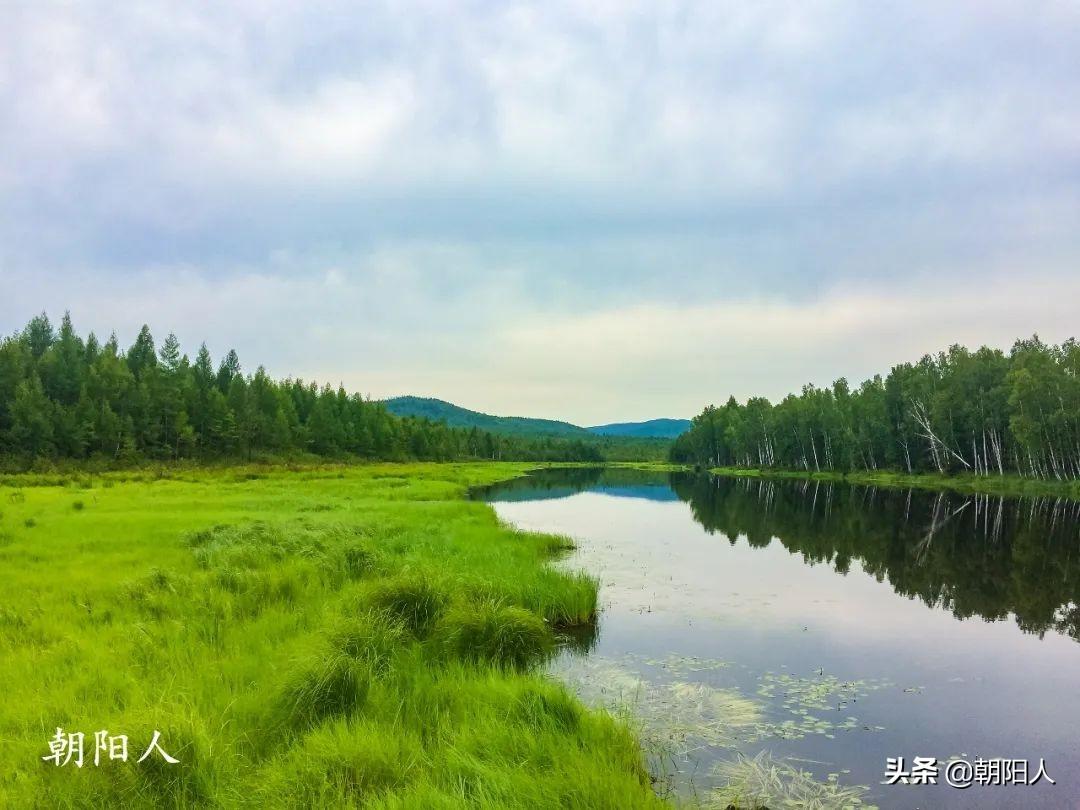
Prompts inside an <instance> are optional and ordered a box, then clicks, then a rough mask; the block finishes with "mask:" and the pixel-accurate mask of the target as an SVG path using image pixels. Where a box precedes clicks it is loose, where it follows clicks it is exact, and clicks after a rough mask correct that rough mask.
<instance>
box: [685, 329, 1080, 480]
mask: <svg viewBox="0 0 1080 810" xmlns="http://www.w3.org/2000/svg"><path fill="white" fill-rule="evenodd" d="M670 457H671V459H672V460H673V461H677V462H681V463H693V464H697V465H702V466H709V467H727V466H738V467H757V468H777V469H789V470H803V471H807V472H811V471H812V472H818V471H837V472H850V471H874V470H895V471H903V472H907V473H920V472H933V473H941V474H953V473H960V472H962V473H971V474H974V475H999V476H1004V475H1007V474H1013V475H1020V476H1025V477H1033V478H1040V479H1058V480H1076V479H1080V344H1078V343H1077V342H1076V340H1075V339H1074V338H1070V339H1069V340H1066V341H1065V342H1064V343H1062V344H1060V345H1048V344H1046V343H1044V342H1042V341H1041V340H1040V339H1039V338H1038V336H1035V337H1032V338H1031V339H1028V340H1018V341H1017V342H1016V343H1015V344H1014V345H1013V347H1012V349H1011V351H1009V353H1008V354H1006V353H1004V352H1002V351H1000V350H997V349H991V348H988V347H986V346H984V347H982V348H980V349H978V350H977V351H974V352H973V351H970V350H968V349H966V348H964V347H963V346H959V345H954V346H952V347H950V348H949V350H948V351H944V352H939V353H938V354H937V355H926V356H924V357H923V358H922V359H921V360H919V361H918V362H917V363H902V364H900V365H897V366H895V367H893V369H892V370H891V371H890V372H889V374H888V375H887V376H886V377H885V378H882V377H881V376H880V375H875V376H874V378H873V379H870V380H867V381H865V382H864V383H862V385H860V386H859V387H858V388H856V389H852V388H851V386H850V385H849V384H848V381H847V380H846V379H844V378H841V379H839V380H837V381H836V382H834V383H833V384H832V387H831V388H817V387H815V386H813V385H806V386H804V387H803V389H802V392H801V393H799V394H797V395H796V394H790V395H788V396H787V397H785V398H784V399H783V400H782V401H780V402H779V403H776V404H773V403H771V402H769V400H767V399H765V398H763V397H753V398H751V399H749V400H748V401H747V402H746V403H745V404H740V403H738V402H736V401H735V399H734V398H733V397H732V398H729V399H728V401H727V403H726V404H724V405H723V406H720V407H716V406H712V405H710V406H709V407H707V408H706V409H705V410H704V411H703V412H702V413H701V414H700V415H699V416H697V417H695V418H694V420H693V423H692V426H691V428H690V430H689V431H687V432H686V433H684V434H683V435H682V436H680V437H679V438H678V439H676V440H675V442H674V443H673V445H672V448H671V451H670Z"/></svg>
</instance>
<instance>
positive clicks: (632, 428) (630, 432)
mask: <svg viewBox="0 0 1080 810" xmlns="http://www.w3.org/2000/svg"><path fill="white" fill-rule="evenodd" d="M689 429H690V420H689V419H649V420H648V421H646V422H616V423H615V424H612V425H597V426H595V427H591V428H588V431H589V432H590V433H595V434H596V435H598V436H633V437H635V438H639V439H640V438H646V437H648V438H659V439H674V438H675V437H676V436H679V435H681V434H683V433H685V432H686V431H688V430H689Z"/></svg>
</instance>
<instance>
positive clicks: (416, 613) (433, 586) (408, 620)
mask: <svg viewBox="0 0 1080 810" xmlns="http://www.w3.org/2000/svg"><path fill="white" fill-rule="evenodd" d="M368 599H369V602H370V604H371V605H372V606H373V607H375V608H378V609H380V610H385V611H386V612H387V613H389V614H390V615H391V616H393V617H395V618H397V619H399V620H400V621H401V622H402V623H403V624H404V625H405V626H406V627H408V628H409V630H411V631H412V632H413V633H414V634H416V636H417V637H419V638H425V637H426V636H427V635H428V633H430V631H431V628H432V626H433V625H434V624H435V622H436V621H437V620H438V619H439V617H440V616H441V615H442V613H443V611H444V610H445V609H446V606H447V603H448V602H449V597H448V595H447V593H446V591H445V590H444V589H443V588H442V587H441V586H440V585H439V584H437V583H435V582H434V581H433V580H432V579H431V578H430V577H428V576H426V575H418V574H406V575H403V576H399V577H395V578H393V579H388V580H386V581H383V582H380V583H378V584H376V585H375V586H374V587H373V588H372V589H371V591H370V593H369V596H368Z"/></svg>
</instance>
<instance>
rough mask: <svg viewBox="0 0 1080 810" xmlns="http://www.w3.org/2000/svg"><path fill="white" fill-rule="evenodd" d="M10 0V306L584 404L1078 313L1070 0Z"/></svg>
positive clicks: (590, 418)
mask: <svg viewBox="0 0 1080 810" xmlns="http://www.w3.org/2000/svg"><path fill="white" fill-rule="evenodd" d="M585 6H588V8H585ZM4 13H5V25H4V26H3V28H2V29H0V121H2V125H0V283H2V289H3V294H2V295H0V328H2V329H3V331H4V332H7V333H10V332H12V331H14V330H15V329H17V328H19V327H20V326H21V324H22V323H24V322H25V321H26V320H27V319H28V318H29V316H30V315H31V314H33V313H35V312H37V311H40V310H42V309H46V310H48V311H49V312H50V313H52V314H53V315H54V317H56V318H58V317H59V315H60V314H61V313H62V312H63V310H65V309H70V311H71V313H72V316H73V318H74V319H75V322H76V325H77V326H78V327H80V328H81V329H84V330H85V329H91V328H92V329H95V330H97V331H98V332H99V333H103V334H107V333H108V332H110V331H112V330H114V329H115V330H116V331H117V333H118V335H119V336H120V338H121V339H122V340H125V341H128V340H130V339H131V338H132V337H133V336H134V334H135V332H136V331H137V329H138V327H139V325H140V324H141V323H142V322H144V321H146V322H148V323H149V324H150V325H151V328H152V329H153V330H154V332H155V334H156V335H157V336H158V337H159V339H160V338H162V337H164V335H165V334H167V333H168V332H169V331H170V330H171V331H175V332H176V333H177V335H178V336H179V337H180V338H181V341H182V342H183V343H184V345H185V348H186V349H187V350H188V351H189V352H191V353H193V352H194V350H195V349H196V348H197V347H198V343H199V342H200V341H202V340H206V342H207V343H208V345H209V346H210V348H211V351H213V352H214V353H215V354H218V355H220V354H223V353H224V352H225V351H226V350H227V349H228V348H229V347H235V348H236V349H237V350H238V351H239V353H240V357H241V361H242V362H244V363H245V366H246V367H247V368H248V370H253V366H254V365H256V364H258V363H262V364H264V365H266V367H267V368H268V370H270V371H271V373H273V374H276V375H280V376H285V375H301V376H305V377H315V378H317V379H319V380H326V381H330V382H332V383H337V382H343V383H344V384H345V385H346V386H347V387H349V388H350V389H353V390H359V391H362V392H365V393H369V394H371V395H374V396H377V397H381V396H387V395H394V394H398V393H414V394H422V395H434V396H440V397H443V398H446V399H450V400H453V401H455V402H459V403H461V404H463V405H466V406H469V407H474V408H477V409H480V410H486V411H489V412H499V413H519V414H527V415H535V416H546V417H554V418H563V419H568V420H571V421H577V422H590V423H591V422H600V421H613V420H622V419H639V418H648V417H652V416H689V415H692V414H693V413H696V412H697V411H698V410H700V408H701V406H702V405H704V404H705V403H707V402H709V401H720V400H723V399H726V398H727V396H728V395H729V394H734V395H735V396H737V397H739V398H744V397H746V396H749V395H753V394H759V393H761V394H765V395H768V396H771V397H778V396H782V395H783V394H784V393H786V392H788V391H791V390H797V389H798V388H799V387H800V386H801V385H802V383H804V382H815V383H828V382H830V381H831V380H832V379H834V378H835V377H838V376H841V375H843V376H847V377H848V378H849V379H852V380H853V381H856V380H859V379H861V378H863V377H865V376H868V375H870V374H872V373H874V372H876V371H879V370H887V368H888V367H889V366H890V365H891V364H892V363H895V362H898V361H901V360H908V359H916V358H917V357H918V356H920V355H921V354H922V353H924V352H926V351H932V350H936V349H938V348H944V347H945V346H946V345H948V344H949V343H952V342H955V341H959V342H964V343H968V344H979V343H989V344H991V345H997V346H1001V347H1003V348H1004V347H1007V346H1008V345H1009V344H1010V343H1011V342H1012V340H1013V339H1014V338H1016V337H1020V336H1026V335H1030V334H1031V333H1032V332H1035V331H1038V332H1039V333H1040V334H1041V335H1042V336H1043V337H1044V338H1046V339H1049V340H1052V341H1059V340H1062V339H1064V338H1066V337H1068V336H1069V335H1071V334H1074V333H1075V332H1076V331H1077V324H1078V323H1080V318H1078V317H1077V316H1078V315H1080V103H1078V101H1077V100H1078V99H1080V48H1077V47H1076V43H1077V42H1080V6H1077V4H1075V3H1066V2H1059V3H1055V2H1042V3H1026V4H1022V3H999V2H979V3H951V4H942V3H936V2H904V3H884V2H883V3H856V2H852V3H824V2H813V1H811V2H798V3H771V2H761V3H746V2H701V3H694V2H691V3H681V2H672V3H648V4H647V3H634V2H596V3H589V4H582V3H560V2H542V3H519V4H514V3H510V4H501V3H499V4H495V3H452V4H451V3H415V4H413V3H404V4H403V3H385V4H383V3H371V4H364V5H363V6H357V5H356V4H338V3H325V2H309V3H303V4H299V3H275V2H258V3H256V2H239V3H216V4H194V3H193V4H168V5H166V4H161V5H156V4H152V3H145V4H138V5H137V6H131V5H129V4H115V3H101V4H94V3H84V4H78V5H75V4H53V3H40V2H33V3H14V4H10V3H9V4H5V12H4Z"/></svg>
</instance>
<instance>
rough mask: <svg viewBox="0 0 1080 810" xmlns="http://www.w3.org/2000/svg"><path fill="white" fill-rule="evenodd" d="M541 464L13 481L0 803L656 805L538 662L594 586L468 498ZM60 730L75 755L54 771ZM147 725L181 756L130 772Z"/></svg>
mask: <svg viewBox="0 0 1080 810" xmlns="http://www.w3.org/2000/svg"><path fill="white" fill-rule="evenodd" d="M524 469H525V468H524V466H522V465H509V464H500V465H496V464H460V465H456V464H438V465H435V464H428V465H423V464H413V465H389V464H387V465H372V466H357V467H318V468H305V469H292V470H287V469H283V468H256V467H251V468H229V469H219V470H201V471H200V470H190V471H180V470H176V471H172V472H160V473H153V472H142V473H129V474H122V473H115V474H110V475H107V476H104V477H102V476H95V477H93V478H89V477H87V476H85V475H81V476H80V475H73V476H70V477H67V478H51V479H50V478H47V477H41V476H38V477H35V476H31V475H26V476H12V477H8V478H5V479H3V480H2V481H0V513H2V516H0V568H2V570H3V574H4V575H3V578H2V580H0V684H2V685H3V699H2V701H0V740H2V742H0V806H2V807H20V808H23V807H25V808H31V807H71V808H76V807H79V808H81V807H87V808H90V807H151V806H154V807H297V808H300V807H305V808H306V807H360V806H363V807H375V808H412V807H415V808H439V807H462V806H471V807H508V808H514V807H522V808H524V807H530V808H532V807H575V808H577V807H583V808H588V807H610V808H625V807H648V806H652V805H654V804H657V803H658V800H657V799H656V798H655V797H654V796H653V793H652V791H651V790H650V787H649V779H648V776H647V774H646V773H645V771H644V769H643V766H642V760H641V753H640V750H639V748H638V745H637V743H636V741H635V739H634V737H633V735H632V734H631V733H630V732H629V731H628V730H627V729H626V727H625V726H624V725H622V724H620V723H619V722H617V721H616V720H615V719H613V718H611V717H610V716H608V715H605V714H603V713H599V712H595V711H588V710H586V709H584V708H583V707H582V706H581V704H580V703H579V702H578V701H577V700H576V699H575V698H574V697H573V696H572V695H570V694H569V692H568V691H567V690H566V689H565V688H564V687H562V686H561V685H560V684H558V683H554V682H552V681H550V680H549V679H547V678H545V677H544V676H543V675H542V674H541V673H540V672H539V671H538V666H537V665H538V664H539V663H540V662H541V661H543V660H544V658H545V657H546V656H547V655H548V654H549V653H550V652H551V650H552V649H553V648H554V647H555V645H556V644H557V643H558V634H557V631H558V629H559V628H562V627H572V626H575V625H583V624H587V623H589V622H591V621H593V620H594V619H595V611H596V599H597V583H596V582H595V581H593V580H592V579H590V578H589V577H587V576H584V575H572V574H567V573H563V572H560V571H557V570H555V569H554V568H552V567H550V566H549V565H547V561H548V560H549V559H551V557H552V556H553V555H554V554H556V553H557V552H558V551H559V549H560V548H561V547H563V546H564V544H565V541H563V540H560V539H559V538H555V537H550V536H543V535H535V534H528V533H522V532H517V531H514V530H512V529H510V528H507V527H504V526H501V525H500V524H499V523H498V521H497V519H496V517H495V514H494V512H493V511H492V510H491V509H490V508H489V507H488V506H487V505H485V504H483V503H479V502H470V501H467V500H464V499H463V495H464V492H465V490H466V489H467V487H469V486H471V485H476V484H483V483H490V482H493V481H495V480H499V479H505V478H508V477H511V476H513V475H516V474H518V473H520V472H521V471H522V470H524ZM57 727H62V728H63V729H64V730H65V732H83V733H84V734H85V742H84V746H85V747H84V765H83V767H82V768H81V769H80V768H76V767H75V765H74V762H69V763H68V764H67V765H65V766H63V767H58V766H57V765H55V764H53V763H52V762H45V761H43V759H42V757H43V756H45V755H46V754H48V753H49V748H48V742H49V739H50V738H51V737H53V735H54V734H55V732H56V729H57ZM102 729H107V730H108V732H109V734H110V735H120V734H123V735H126V736H127V737H128V738H129V747H130V753H129V759H128V760H127V761H126V762H125V761H120V760H115V761H112V760H108V759H102V761H101V762H100V764H98V765H95V764H94V749H95V741H94V733H95V732H96V731H98V730H102ZM155 730H159V731H160V732H161V738H160V744H161V747H162V748H163V749H164V750H165V751H166V752H167V753H168V754H170V755H171V756H173V757H175V758H177V759H179V761H180V764H178V765H170V764H167V763H166V762H164V760H162V759H161V758H160V757H159V756H158V755H157V754H153V755H152V756H151V757H150V758H149V759H147V760H146V761H144V762H142V763H136V762H135V760H136V759H137V758H139V757H140V756H141V755H142V754H143V752H144V751H145V749H146V747H147V745H148V744H149V742H150V739H151V736H152V734H153V731H155ZM103 756H104V755H103Z"/></svg>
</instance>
